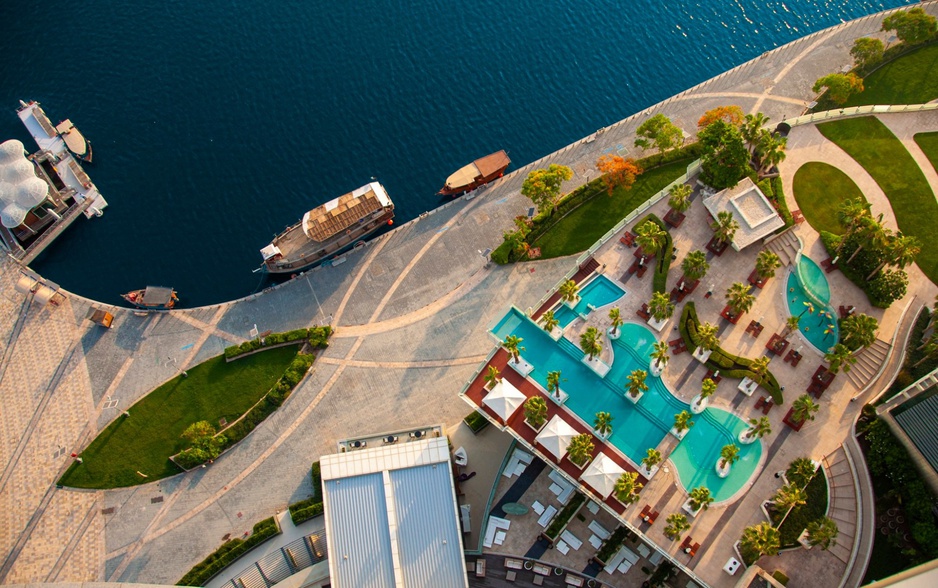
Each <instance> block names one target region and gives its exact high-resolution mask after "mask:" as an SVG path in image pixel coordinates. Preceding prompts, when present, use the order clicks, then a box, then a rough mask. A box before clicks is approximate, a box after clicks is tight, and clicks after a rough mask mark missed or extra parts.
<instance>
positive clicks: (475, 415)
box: [463, 410, 489, 433]
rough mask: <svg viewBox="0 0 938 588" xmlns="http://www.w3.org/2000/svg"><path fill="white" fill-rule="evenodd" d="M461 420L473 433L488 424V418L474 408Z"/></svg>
mask: <svg viewBox="0 0 938 588" xmlns="http://www.w3.org/2000/svg"><path fill="white" fill-rule="evenodd" d="M463 421H464V422H465V423H466V424H467V425H468V426H469V429H470V430H472V432H473V433H478V432H479V431H481V430H482V429H484V428H485V427H486V426H488V424H489V420H488V419H487V418H485V417H484V416H482V415H481V414H480V413H479V411H477V410H474V411H472V412H471V413H469V414H468V415H467V416H466V418H464V419H463Z"/></svg>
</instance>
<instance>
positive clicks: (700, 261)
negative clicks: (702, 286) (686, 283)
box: [681, 249, 710, 282]
mask: <svg viewBox="0 0 938 588" xmlns="http://www.w3.org/2000/svg"><path fill="white" fill-rule="evenodd" d="M709 269H710V264H709V263H707V255H706V254H705V253H704V252H703V251H700V250H699V249H695V250H694V251H691V252H690V253H688V254H687V256H686V257H684V261H682V262H681V271H683V272H684V277H686V278H687V279H688V280H690V281H692V282H696V281H697V280H699V279H701V278H703V277H704V276H705V275H707V271H708V270H709Z"/></svg>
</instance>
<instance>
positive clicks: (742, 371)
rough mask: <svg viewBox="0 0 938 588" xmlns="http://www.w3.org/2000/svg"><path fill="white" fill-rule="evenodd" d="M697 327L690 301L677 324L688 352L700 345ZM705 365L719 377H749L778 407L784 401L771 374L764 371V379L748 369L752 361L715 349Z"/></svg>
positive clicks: (718, 348)
mask: <svg viewBox="0 0 938 588" xmlns="http://www.w3.org/2000/svg"><path fill="white" fill-rule="evenodd" d="M699 326H700V320H699V319H698V318H697V309H696V307H695V306H694V302H693V301H690V302H688V303H687V304H685V305H684V310H683V311H682V312H681V322H680V323H679V324H678V328H679V330H680V333H681V338H682V339H684V344H685V345H687V349H689V350H693V349H696V348H697V347H698V346H699V345H700V340H699V338H698V337H697V328H698V327H699ZM706 365H707V367H708V368H710V369H711V370H719V371H720V375H721V376H726V377H729V378H739V379H742V378H745V377H749V378H751V379H752V380H755V381H757V382H759V384H760V385H761V386H762V387H763V388H765V389H766V390H767V391H768V392H769V395H771V396H772V401H773V402H775V404H779V405H780V404H782V403H783V401H784V398H783V396H782V388H781V386H779V384H778V380H776V379H775V376H774V375H773V374H772V372H770V371H768V370H766V372H765V376H764V377H759V376H757V375H756V374H755V372H753V371H752V370H751V369H749V366H751V365H752V360H751V359H749V358H746V357H739V356H738V355H732V354H729V353H727V352H726V351H724V350H723V348H721V347H717V348H716V349H714V350H713V352H711V353H710V357H709V358H708V359H707V364H706Z"/></svg>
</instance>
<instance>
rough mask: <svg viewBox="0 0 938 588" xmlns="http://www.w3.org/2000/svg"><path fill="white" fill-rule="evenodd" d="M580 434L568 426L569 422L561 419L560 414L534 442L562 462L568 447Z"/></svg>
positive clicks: (555, 416)
mask: <svg viewBox="0 0 938 588" xmlns="http://www.w3.org/2000/svg"><path fill="white" fill-rule="evenodd" d="M578 434H579V433H577V430H576V429H574V428H573V427H571V426H570V425H568V424H567V421H565V420H563V419H562V418H560V415H559V414H558V415H554V418H552V419H550V422H548V423H547V426H545V427H544V428H543V429H542V430H541V432H540V433H538V434H537V437H535V438H534V440H535V441H536V442H537V443H540V444H541V445H542V446H543V447H544V448H545V449H546V450H547V451H549V452H551V453H552V454H553V456H554V457H556V458H557V459H558V460H560V459H562V458H563V456H564V455H565V454H566V453H567V446H568V445H570V440H571V439H573V438H574V437H576V436H577V435H578Z"/></svg>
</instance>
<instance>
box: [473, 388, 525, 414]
mask: <svg viewBox="0 0 938 588" xmlns="http://www.w3.org/2000/svg"><path fill="white" fill-rule="evenodd" d="M526 399H527V396H525V395H524V394H523V393H522V392H521V391H520V390H518V389H517V388H515V387H514V386H512V385H511V384H510V383H509V382H508V381H507V380H501V381H499V383H498V384H496V385H495V388H493V389H492V391H491V392H489V393H488V394H486V395H485V398H483V399H482V404H484V405H485V406H487V407H489V408H491V409H492V410H493V411H495V414H497V415H498V416H499V418H500V419H502V422H508V419H509V417H511V415H512V414H514V412H515V411H516V410H518V407H519V406H521V405H522V404H524V401H525V400H526Z"/></svg>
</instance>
